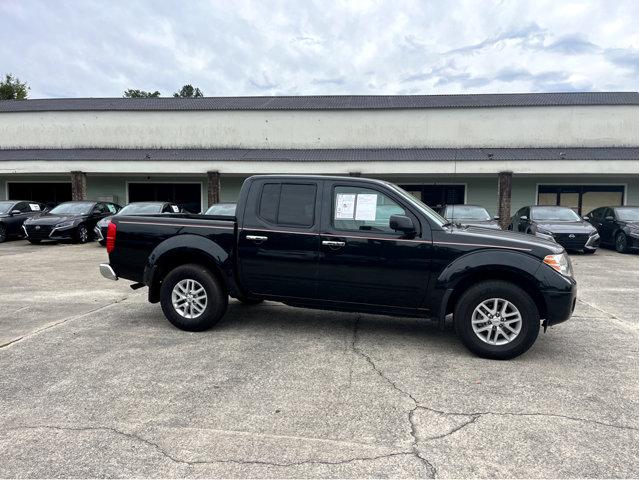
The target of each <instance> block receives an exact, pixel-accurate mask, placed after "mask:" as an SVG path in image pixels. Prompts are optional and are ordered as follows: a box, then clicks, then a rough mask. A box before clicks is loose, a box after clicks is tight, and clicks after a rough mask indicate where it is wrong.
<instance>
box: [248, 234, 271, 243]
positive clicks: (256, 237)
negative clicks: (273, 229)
mask: <svg viewBox="0 0 639 480" xmlns="http://www.w3.org/2000/svg"><path fill="white" fill-rule="evenodd" d="M246 239H247V240H253V241H254V242H264V241H266V240H268V237H264V236H262V235H247V236H246Z"/></svg>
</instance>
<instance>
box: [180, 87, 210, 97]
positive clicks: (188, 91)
mask: <svg viewBox="0 0 639 480" xmlns="http://www.w3.org/2000/svg"><path fill="white" fill-rule="evenodd" d="M173 96H174V97H179V98H198V97H203V96H204V94H203V93H202V90H200V89H199V88H197V87H193V85H184V86H183V87H182V89H181V90H180V91H179V92H176V93H174V94H173Z"/></svg>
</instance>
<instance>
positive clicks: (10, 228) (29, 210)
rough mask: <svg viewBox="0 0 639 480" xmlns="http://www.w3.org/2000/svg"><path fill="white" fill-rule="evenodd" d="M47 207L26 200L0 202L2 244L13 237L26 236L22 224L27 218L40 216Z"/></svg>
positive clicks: (0, 235) (0, 241)
mask: <svg viewBox="0 0 639 480" xmlns="http://www.w3.org/2000/svg"><path fill="white" fill-rule="evenodd" d="M44 210H45V206H44V205H42V204H41V203H38V202H29V201H26V200H8V201H6V202H0V243H2V242H4V241H5V240H7V239H9V238H11V237H21V236H23V235H24V230H22V224H23V223H24V221H25V220H26V219H27V218H31V217H33V216H35V215H39V214H40V213H42V212H43V211H44Z"/></svg>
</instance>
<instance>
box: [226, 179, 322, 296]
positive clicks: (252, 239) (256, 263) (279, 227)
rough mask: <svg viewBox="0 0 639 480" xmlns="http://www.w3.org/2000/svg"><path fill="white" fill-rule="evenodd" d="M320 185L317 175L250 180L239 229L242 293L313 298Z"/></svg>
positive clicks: (316, 264) (316, 269)
mask: <svg viewBox="0 0 639 480" xmlns="http://www.w3.org/2000/svg"><path fill="white" fill-rule="evenodd" d="M320 185H321V181H319V180H308V181H307V180H303V179H291V180H290V181H287V180H282V179H272V180H271V179H263V180H258V181H255V182H254V183H253V184H251V189H250V191H249V193H248V197H247V200H246V203H245V205H246V207H245V211H244V212H243V214H244V217H243V220H242V225H241V228H240V230H239V232H238V235H239V238H238V255H239V265H240V274H241V283H242V286H243V287H244V289H245V290H246V291H247V293H250V294H256V295H261V296H271V297H293V298H315V294H316V287H317V271H318V257H319V223H320V221H319V214H318V212H319V205H320V197H321V189H320ZM240 214H241V213H240V212H238V215H240Z"/></svg>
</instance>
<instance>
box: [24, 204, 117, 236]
mask: <svg viewBox="0 0 639 480" xmlns="http://www.w3.org/2000/svg"><path fill="white" fill-rule="evenodd" d="M119 209H120V206H119V205H116V204H115V203H110V202H92V201H75V202H65V203H61V204H60V205H58V206H57V207H54V208H53V209H51V210H49V211H48V212H45V213H43V214H41V215H38V216H37V217H33V218H30V219H28V220H26V221H25V222H24V224H23V225H22V228H23V229H24V233H25V234H26V236H27V240H29V242H31V243H40V242H41V241H42V240H73V241H74V242H77V243H85V242H88V241H89V240H91V239H92V237H93V228H94V227H95V225H96V223H98V221H100V219H102V218H104V217H106V216H109V215H113V214H114V213H116V212H117V211H118V210H119Z"/></svg>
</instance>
